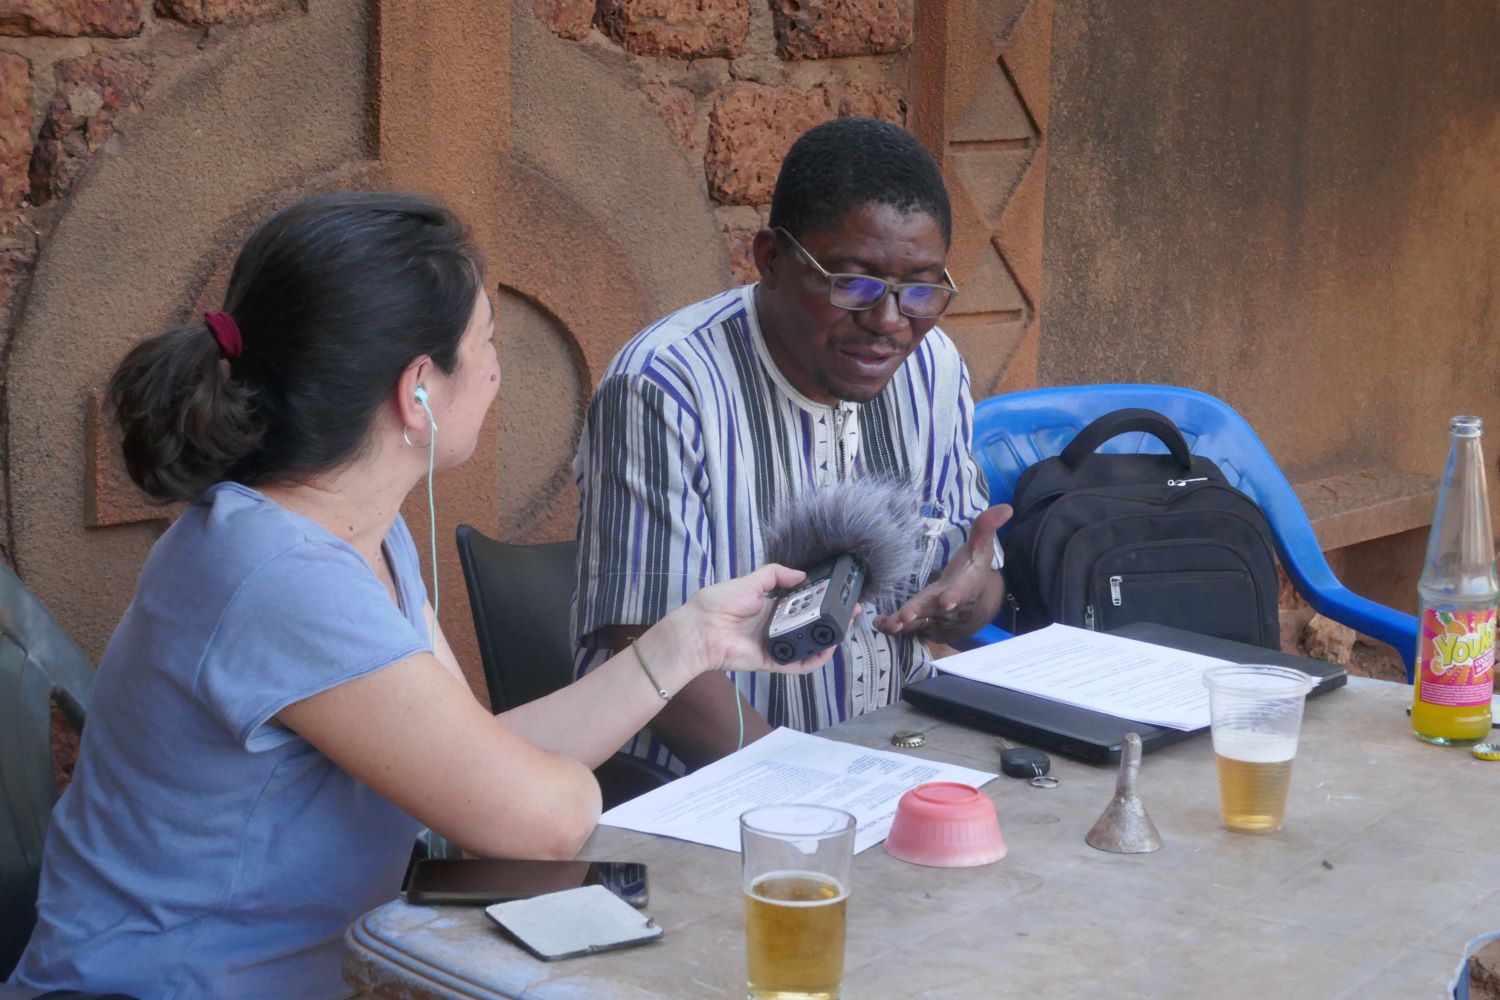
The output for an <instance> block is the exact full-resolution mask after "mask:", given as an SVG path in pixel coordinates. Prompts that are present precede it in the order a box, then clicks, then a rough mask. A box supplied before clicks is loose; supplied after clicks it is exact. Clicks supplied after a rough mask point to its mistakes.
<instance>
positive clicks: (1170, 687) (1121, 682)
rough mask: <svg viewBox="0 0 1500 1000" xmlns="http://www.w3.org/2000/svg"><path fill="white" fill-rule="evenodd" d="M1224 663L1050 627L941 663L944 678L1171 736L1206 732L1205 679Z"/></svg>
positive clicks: (1150, 646)
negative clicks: (1172, 731) (1046, 701)
mask: <svg viewBox="0 0 1500 1000" xmlns="http://www.w3.org/2000/svg"><path fill="white" fill-rule="evenodd" d="M1225 662H1226V661H1224V660H1218V659H1215V658H1214V657H1212V656H1203V655H1201V654H1198V653H1188V652H1185V651H1183V650H1180V649H1169V648H1167V647H1166V646H1155V645H1152V644H1151V643H1149V642H1140V641H1138V640H1136V639H1126V638H1123V637H1121V636H1117V635H1108V634H1106V633H1103V632H1090V631H1088V630H1087V629H1081V628H1072V627H1070V626H1067V625H1049V626H1047V627H1046V628H1044V629H1039V630H1037V631H1035V632H1028V633H1026V634H1025V635H1018V636H1016V637H1015V638H1014V639H1007V640H1006V641H1004V642H997V643H995V644H993V645H990V646H981V647H980V648H978V649H971V650H968V651H967V652H963V653H958V654H956V655H954V656H949V657H947V658H945V659H942V660H939V661H938V662H937V668H938V669H939V670H941V671H942V672H943V673H945V674H954V675H956V676H958V677H967V678H969V679H970V680H975V681H981V682H983V683H985V684H994V685H995V686H997V687H1003V688H1010V689H1011V690H1012V691H1023V692H1025V693H1026V694H1034V695H1037V696H1039V697H1042V698H1050V699H1052V700H1053V701H1060V702H1062V703H1064V704H1066V705H1076V706H1077V707H1079V708H1087V709H1090V710H1092V711H1095V712H1103V713H1104V714H1105V715H1113V716H1116V717H1117V718H1121V719H1131V720H1134V721H1136V722H1149V723H1151V724H1152V725H1157V726H1165V727H1167V728H1169V729H1202V728H1204V727H1205V726H1207V725H1208V689H1207V688H1205V687H1204V686H1203V671H1205V670H1207V669H1208V668H1209V667H1217V666H1221V665H1222V664H1224V663H1225Z"/></svg>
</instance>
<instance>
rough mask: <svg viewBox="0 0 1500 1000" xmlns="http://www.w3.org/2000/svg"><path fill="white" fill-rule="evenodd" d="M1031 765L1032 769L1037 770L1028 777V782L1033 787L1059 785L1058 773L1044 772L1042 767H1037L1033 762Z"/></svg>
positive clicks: (1054, 786)
mask: <svg viewBox="0 0 1500 1000" xmlns="http://www.w3.org/2000/svg"><path fill="white" fill-rule="evenodd" d="M1031 766H1032V769H1033V770H1035V771H1036V774H1034V775H1032V776H1031V777H1029V778H1027V779H1026V784H1028V785H1030V786H1031V787H1032V788H1056V787H1057V776H1056V775H1053V774H1043V773H1042V769H1041V768H1039V767H1037V766H1036V765H1035V764H1033V765H1031Z"/></svg>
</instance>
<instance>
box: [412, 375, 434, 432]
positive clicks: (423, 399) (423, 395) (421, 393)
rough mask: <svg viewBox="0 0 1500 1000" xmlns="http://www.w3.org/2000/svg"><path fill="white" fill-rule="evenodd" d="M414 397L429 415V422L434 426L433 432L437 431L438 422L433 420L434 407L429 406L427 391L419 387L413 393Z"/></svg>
mask: <svg viewBox="0 0 1500 1000" xmlns="http://www.w3.org/2000/svg"><path fill="white" fill-rule="evenodd" d="M412 395H413V396H415V397H416V399H417V402H418V403H420V404H421V406H422V412H423V413H426V414H427V422H428V423H429V424H431V425H432V429H433V430H437V421H436V420H435V419H433V416H432V407H430V406H428V405H427V389H426V388H425V387H423V386H420V385H419V386H417V388H416V389H415V390H414V391H413V392H412Z"/></svg>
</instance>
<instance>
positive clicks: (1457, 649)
mask: <svg viewBox="0 0 1500 1000" xmlns="http://www.w3.org/2000/svg"><path fill="white" fill-rule="evenodd" d="M1449 426H1450V427H1451V429H1452V432H1453V443H1452V446H1451V447H1450V448H1449V450H1448V466H1447V468H1446V469H1445V470H1444V472H1443V482H1442V487H1441V490H1440V491H1439V493H1438V504H1437V513H1436V514H1435V515H1434V516H1433V519H1432V535H1431V537H1430V538H1429V539H1428V542H1427V559H1426V562H1425V563H1424V564H1423V566H1422V577H1421V579H1420V580H1419V581H1418V583H1417V593H1418V595H1419V597H1420V598H1421V611H1420V613H1419V615H1418V618H1417V662H1416V670H1415V672H1414V677H1413V679H1414V681H1415V684H1414V687H1415V692H1414V697H1413V702H1412V709H1411V728H1412V732H1413V733H1415V734H1416V735H1417V737H1418V738H1420V739H1424V740H1426V741H1427V742H1429V743H1437V744H1440V745H1443V746H1469V745H1471V744H1474V743H1478V742H1479V741H1480V740H1482V739H1484V738H1485V737H1486V736H1487V735H1488V734H1489V731H1490V724H1491V718H1490V697H1491V693H1492V692H1493V689H1494V680H1495V606H1496V603H1497V601H1500V579H1497V578H1496V575H1495V537H1494V534H1493V533H1492V532H1491V530H1490V506H1489V495H1488V493H1487V492H1486V490H1485V481H1484V456H1483V454H1482V452H1481V450H1480V446H1479V436H1480V433H1481V432H1482V430H1483V426H1484V425H1483V421H1482V420H1480V418H1479V417H1454V418H1453V420H1452V421H1451V423H1450V425H1449Z"/></svg>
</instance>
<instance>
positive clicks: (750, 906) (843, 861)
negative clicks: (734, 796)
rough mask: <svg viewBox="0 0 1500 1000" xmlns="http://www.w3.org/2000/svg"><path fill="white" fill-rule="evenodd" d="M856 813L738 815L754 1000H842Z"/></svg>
mask: <svg viewBox="0 0 1500 1000" xmlns="http://www.w3.org/2000/svg"><path fill="white" fill-rule="evenodd" d="M854 830H855V822H854V817H853V816H851V815H850V814H849V813H847V812H845V811H844V810H842V809H833V808H830V807H828V806H815V805H796V804H793V805H768V806H758V807H756V808H754V809H751V810H749V811H747V812H745V813H744V814H743V815H741V816H740V848H741V851H740V856H741V866H742V869H741V870H742V875H743V881H742V886H743V890H744V900H745V964H746V966H747V973H748V974H747V977H746V978H747V985H748V988H749V995H750V997H751V998H752V1000H838V997H839V990H840V988H841V987H842V985H843V981H844V934H845V926H846V916H847V910H848V905H849V872H850V869H851V868H852V867H853V862H854Z"/></svg>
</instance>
